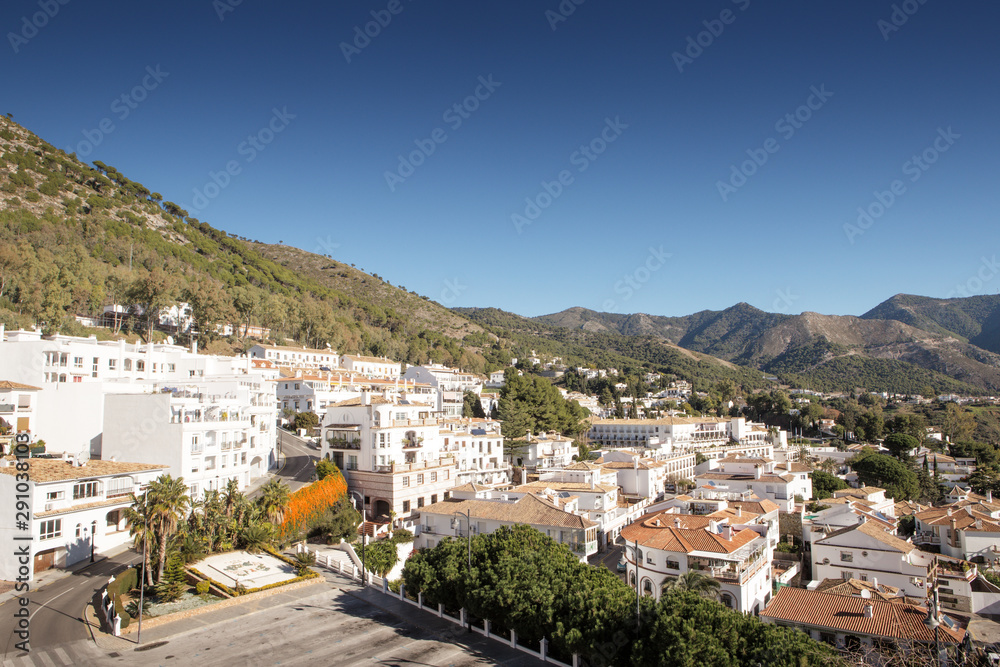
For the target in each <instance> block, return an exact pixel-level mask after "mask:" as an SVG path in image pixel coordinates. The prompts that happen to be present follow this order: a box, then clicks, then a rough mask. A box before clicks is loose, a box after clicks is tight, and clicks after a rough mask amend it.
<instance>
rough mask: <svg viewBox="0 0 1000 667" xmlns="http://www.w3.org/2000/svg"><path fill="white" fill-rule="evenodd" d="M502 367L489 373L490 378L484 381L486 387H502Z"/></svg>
mask: <svg viewBox="0 0 1000 667" xmlns="http://www.w3.org/2000/svg"><path fill="white" fill-rule="evenodd" d="M503 374H504V369H502V368H501V369H500V370H498V371H493V372H492V373H490V379H489V380H487V381H486V386H487V387H502V386H503V383H504V379H503Z"/></svg>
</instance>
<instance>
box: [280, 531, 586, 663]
mask: <svg viewBox="0 0 1000 667" xmlns="http://www.w3.org/2000/svg"><path fill="white" fill-rule="evenodd" d="M296 551H297V552H308V551H309V547H308V545H306V544H303V543H299V544H297V545H296ZM316 564H317V565H321V566H323V567H325V568H327V569H328V570H330V571H332V572H336V573H338V574H342V575H344V576H346V577H350V578H351V579H352V580H354V581H358V582H361V575H360V569H361V568H359V567H358V566H357V565H356V564H354V563H353V562H352V563H350V564H347V565H345V563H344V561H341V560H336V559H333V558H331V557H330V555H329V554H326V555H323V554H319V553H317V554H316ZM367 579H368V582H367V585H368V586H369V587H373V588H374V589H375V590H377V591H380V592H381V593H382V594H383V595H387V596H389V597H391V598H394V599H397V600H399V601H400V602H405V603H406V604H409V605H412V606H414V607H416V608H417V609H420V610H421V611H426V612H428V613H431V614H435V615H437V617H438V618H441V619H444V620H447V621H451V622H452V623H454V624H455V625H457V626H459V627H461V628H468V629H470V630H472V632H475V633H477V634H480V635H482V636H483V637H486V638H487V639H492V640H493V641H496V642H500V643H502V644H505V645H507V646H510V647H511V648H513V649H516V650H518V651H521V652H522V653H527V654H528V655H532V656H534V657H536V658H538V659H539V660H541V661H542V662H547V663H549V664H553V665H559V666H560V667H580V664H581V662H580V656H579V655H578V654H576V653H574V654H573V664H572V665H569V664H566V663H565V662H561V661H559V660H556V659H555V658H553V657H552V656H550V655H549V654H548V652H549V642H548V640H547V639H544V638H543V639H542V640H541V645H540V646H539V650H537V651H535V650H533V649H531V648H529V647H527V646H524V645H523V644H520V643H518V640H517V633H516V632H515V631H514V630H510V631H509V632H510V638H509V639H508V638H507V637H504V636H502V635H501V634H497V633H496V632H494V631H493V628H492V624H491V623H490V620H489V619H483V627H482V628H479V627H477V626H476V625H475V624H473V623H472V622H471V619H469V618H468V612H466V610H465V609H459V610H458V616H457V617H455V616H452V615H451V614H450V613H448V612H447V611H446V610H445V608H444V605H441V604H439V605H437V607H436V608H435V607H433V606H429V605H425V604H424V594H423V593H419V594H417V599H416V600H411V599H410V598H408V597H406V586H405V585H404V584H403V583H400V585H399V593H393V592H391V591H390V590H389V580H388V579H385V578H382V577H379V576H377V575H375V574H374V573H372V572H369V573H368V577H367ZM362 583H363V582H362Z"/></svg>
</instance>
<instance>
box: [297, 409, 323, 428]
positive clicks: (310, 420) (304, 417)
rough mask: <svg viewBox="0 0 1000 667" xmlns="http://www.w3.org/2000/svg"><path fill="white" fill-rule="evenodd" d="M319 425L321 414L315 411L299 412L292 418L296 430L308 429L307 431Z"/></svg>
mask: <svg viewBox="0 0 1000 667" xmlns="http://www.w3.org/2000/svg"><path fill="white" fill-rule="evenodd" d="M317 426H319V416H318V415H317V414H316V413H315V412H299V413H298V414H296V415H295V418H294V419H292V427H293V428H294V429H295V430H299V429H306V431H307V432H309V431H311V430H312V429H313V428H316V427H317Z"/></svg>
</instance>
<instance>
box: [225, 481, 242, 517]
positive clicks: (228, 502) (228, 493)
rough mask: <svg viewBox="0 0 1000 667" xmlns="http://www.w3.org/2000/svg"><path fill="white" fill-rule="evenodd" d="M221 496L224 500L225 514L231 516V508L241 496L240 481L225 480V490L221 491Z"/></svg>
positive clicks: (232, 508)
mask: <svg viewBox="0 0 1000 667" xmlns="http://www.w3.org/2000/svg"><path fill="white" fill-rule="evenodd" d="M222 498H223V500H224V501H225V507H226V516H228V517H231V516H233V510H234V509H235V507H236V505H237V504H238V503H239V501H240V500H241V499H242V498H243V493H242V492H241V491H240V483H239V482H237V481H236V480H235V479H231V480H229V481H228V482H226V490H225V491H224V492H223V494H222Z"/></svg>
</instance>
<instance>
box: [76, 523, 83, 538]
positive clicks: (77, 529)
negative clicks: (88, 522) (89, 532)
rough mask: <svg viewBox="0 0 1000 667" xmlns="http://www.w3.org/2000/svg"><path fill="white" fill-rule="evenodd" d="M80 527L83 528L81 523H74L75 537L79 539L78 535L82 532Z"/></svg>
mask: <svg viewBox="0 0 1000 667" xmlns="http://www.w3.org/2000/svg"><path fill="white" fill-rule="evenodd" d="M82 528H83V524H79V523H78V524H76V537H77V539H80V536H81V535H82V532H81V530H82Z"/></svg>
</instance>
